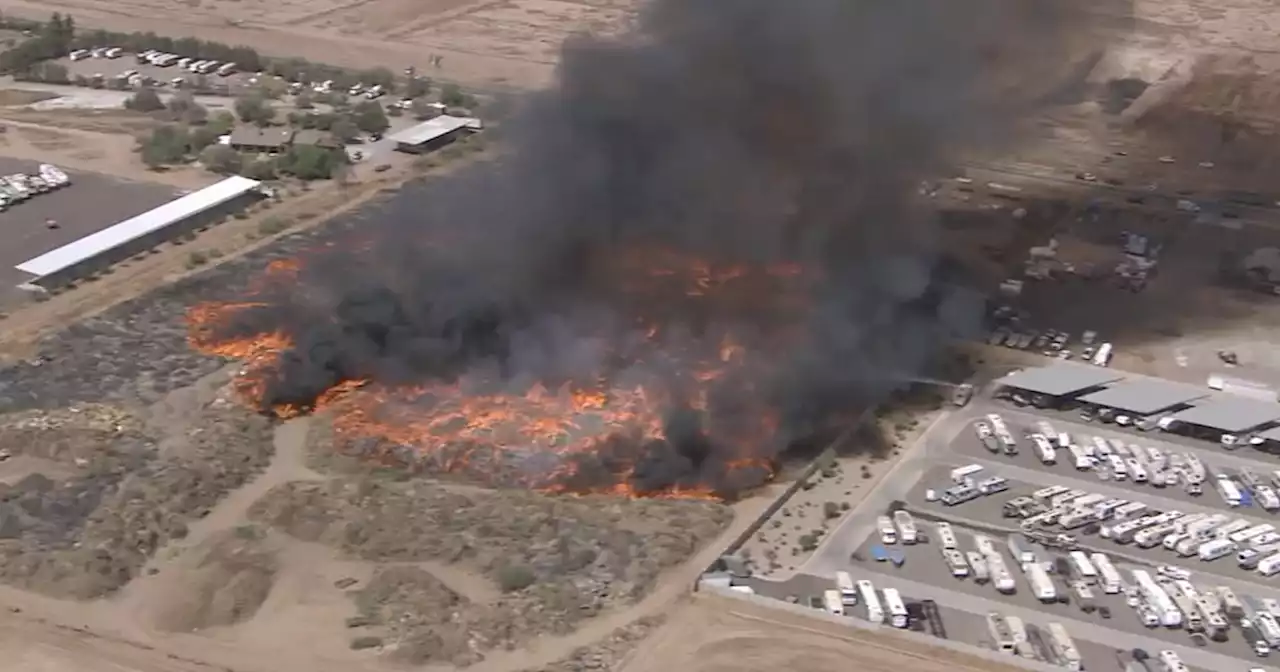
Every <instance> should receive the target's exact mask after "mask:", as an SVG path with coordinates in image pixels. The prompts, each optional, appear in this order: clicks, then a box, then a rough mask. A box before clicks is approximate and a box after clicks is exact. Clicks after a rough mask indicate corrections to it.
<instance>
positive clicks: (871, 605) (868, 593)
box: [858, 580, 884, 623]
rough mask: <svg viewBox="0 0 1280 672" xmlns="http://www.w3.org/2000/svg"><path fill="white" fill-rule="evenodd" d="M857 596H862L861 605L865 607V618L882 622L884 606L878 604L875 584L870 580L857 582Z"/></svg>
mask: <svg viewBox="0 0 1280 672" xmlns="http://www.w3.org/2000/svg"><path fill="white" fill-rule="evenodd" d="M858 596H859V597H860V598H862V606H864V607H866V609H867V620H868V621H871V622H872V623H884V608H883V607H881V606H880V596H879V595H876V589H875V586H873V585H872V584H871V582H870V581H867V580H862V581H859V582H858Z"/></svg>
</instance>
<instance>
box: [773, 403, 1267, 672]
mask: <svg viewBox="0 0 1280 672" xmlns="http://www.w3.org/2000/svg"><path fill="white" fill-rule="evenodd" d="M1034 410H1035V409H1015V408H1013V407H1012V406H1010V405H1006V404H1004V403H1000V402H995V401H992V400H988V399H985V398H979V399H978V400H976V401H975V402H974V403H973V404H971V406H970V407H969V408H966V409H965V410H964V411H960V412H956V413H953V414H952V416H950V417H949V418H947V420H946V421H945V422H943V423H940V426H939V427H936V428H935V429H934V430H933V431H931V432H930V433H929V434H928V435H926V437H925V438H924V439H923V440H922V441H921V442H920V444H919V445H917V446H915V447H913V448H912V450H911V452H910V453H909V454H908V456H907V457H906V458H904V462H903V463H902V464H901V466H900V467H899V468H898V469H897V470H896V473H895V474H894V475H892V476H890V477H889V478H887V479H886V483H885V484H884V485H883V486H882V487H881V488H880V489H879V490H878V491H877V492H878V493H879V494H878V495H876V496H873V497H869V498H868V499H867V501H866V504H865V505H864V506H863V507H860V508H858V509H856V510H854V511H853V512H852V513H851V514H850V515H848V516H846V517H845V518H844V519H843V520H841V521H840V523H839V525H838V526H837V527H836V528H835V529H833V530H832V531H831V532H830V533H829V534H827V535H825V538H824V541H823V543H822V545H821V546H820V547H819V548H818V549H817V550H816V551H815V552H814V554H813V555H812V556H810V557H809V558H808V559H807V560H804V561H803V562H801V563H800V565H799V571H798V572H797V573H796V574H795V575H794V576H791V577H789V578H787V579H786V580H780V581H775V582H770V581H765V580H762V579H753V581H754V583H753V584H752V586H753V587H754V588H755V589H756V590H757V591H758V592H761V593H763V594H768V595H772V596H776V597H779V598H786V597H788V596H793V597H799V596H804V595H813V594H817V595H820V594H821V591H822V590H824V589H829V588H830V587H831V586H832V581H833V577H834V574H835V572H836V571H848V572H849V573H850V574H851V575H853V576H854V577H855V578H856V579H868V580H871V581H872V582H873V583H874V584H875V585H876V587H877V588H884V587H897V588H899V590H900V591H901V592H902V593H903V595H904V596H910V595H918V596H920V597H923V598H928V599H932V600H935V601H936V602H937V603H938V605H939V607H940V608H941V609H943V610H944V611H946V610H949V611H948V613H954V614H955V617H954V618H953V619H951V621H953V622H958V623H961V624H962V625H960V626H958V627H952V626H951V624H950V623H948V637H949V638H950V639H953V640H956V639H959V640H963V641H966V642H969V643H973V644H979V645H982V644H984V643H989V640H990V636H989V635H988V634H987V633H986V628H985V622H984V621H983V619H981V618H975V616H984V615H985V614H986V613H988V612H990V611H998V612H1000V613H1003V614H1005V615H1017V616H1019V617H1020V618H1022V619H1023V620H1024V621H1025V622H1027V623H1028V624H1036V623H1039V624H1041V625H1047V623H1049V622H1054V621H1056V622H1060V623H1062V624H1063V625H1064V626H1066V627H1067V628H1068V630H1069V631H1070V632H1071V633H1072V635H1073V636H1074V637H1075V638H1076V639H1077V647H1078V648H1080V649H1081V650H1082V653H1083V652H1085V651H1089V652H1091V653H1087V654H1085V655H1086V657H1087V658H1090V659H1091V660H1089V661H1087V667H1086V669H1090V670H1095V669H1104V670H1106V669H1109V670H1120V669H1123V667H1124V664H1125V662H1127V661H1126V660H1125V657H1124V656H1123V655H1118V652H1119V651H1129V650H1131V649H1133V648H1135V647H1137V648H1142V649H1144V650H1146V651H1149V652H1152V653H1153V654H1154V653H1155V652H1158V651H1160V650H1162V649H1172V650H1174V651H1177V652H1178V654H1179V655H1180V656H1181V657H1182V659H1183V660H1184V662H1186V663H1187V664H1188V665H1190V666H1193V667H1200V668H1202V669H1206V670H1210V669H1212V670H1229V669H1231V670H1233V669H1240V670H1247V669H1250V668H1252V667H1257V666H1258V663H1259V662H1265V661H1261V660H1260V659H1259V658H1257V657H1256V656H1255V655H1254V652H1253V651H1252V648H1251V646H1250V644H1249V643H1248V642H1247V641H1246V638H1245V636H1244V635H1243V633H1242V631H1241V630H1240V629H1239V628H1238V627H1235V626H1232V627H1230V628H1229V629H1228V634H1227V639H1226V641H1210V640H1209V639H1208V638H1207V637H1205V638H1202V637H1195V638H1193V637H1192V634H1191V633H1189V632H1188V631H1187V630H1185V629H1170V628H1165V627H1156V628H1149V627H1147V626H1145V625H1144V624H1143V621H1142V618H1141V615H1140V614H1139V611H1138V610H1137V609H1136V608H1135V607H1134V606H1131V604H1130V603H1129V601H1128V600H1127V599H1126V596H1125V595H1124V594H1120V595H1105V594H1104V593H1103V591H1102V590H1101V589H1098V590H1095V591H1094V594H1093V595H1092V596H1091V602H1092V604H1093V605H1094V607H1106V609H1105V610H1103V609H1100V608H1094V609H1091V611H1090V612H1089V613H1086V612H1085V611H1083V610H1082V609H1081V605H1080V604H1078V603H1077V600H1076V599H1071V600H1070V601H1069V603H1067V604H1060V603H1053V604H1042V603H1041V602H1040V601H1039V600H1038V599H1037V598H1036V597H1035V596H1034V595H1033V591H1032V590H1031V586H1030V583H1029V582H1028V579H1027V578H1026V577H1025V576H1024V574H1023V572H1022V570H1021V569H1020V568H1019V566H1018V565H1017V563H1015V562H1013V560H1012V557H1011V556H1009V555H1008V554H1007V552H1006V553H1005V556H1004V559H1005V561H1006V564H1008V566H1009V569H1010V572H1011V574H1012V575H1013V576H1014V579H1015V581H1016V583H1017V589H1016V591H1015V592H1014V593H1012V594H1002V593H1000V592H998V591H997V590H995V588H994V587H993V586H992V585H991V584H986V585H978V584H977V583H975V582H974V581H973V580H972V579H963V580H962V579H957V578H955V577H953V575H952V571H951V569H950V568H949V567H948V565H947V563H946V562H945V561H944V559H943V555H942V553H941V549H940V548H939V547H938V546H937V545H936V544H934V543H928V542H927V543H922V544H919V545H916V546H910V547H903V546H900V545H898V546H894V547H888V548H896V549H897V552H900V553H902V564H901V566H895V563H893V562H886V561H877V559H876V556H877V555H880V556H881V557H883V553H877V552H876V551H878V550H879V549H876V550H875V551H873V547H875V546H882V547H884V544H882V543H881V540H880V538H879V535H878V534H877V533H876V518H877V516H880V515H882V514H884V513H886V511H888V510H889V509H890V508H891V507H892V506H894V502H897V503H899V504H898V505H901V506H905V507H906V508H907V510H909V511H911V512H912V513H913V514H914V516H915V517H916V520H917V521H918V524H919V525H920V527H921V529H922V531H923V532H924V534H925V536H926V538H928V537H929V536H930V535H929V531H930V530H931V529H932V527H931V526H932V521H933V520H947V521H948V522H950V523H951V524H952V525H953V526H954V528H955V530H956V532H957V536H958V537H959V539H960V546H961V549H960V550H972V549H973V542H972V534H974V533H975V532H976V533H979V534H984V535H988V536H990V537H991V538H993V539H994V540H996V541H997V542H998V545H999V546H1002V547H1003V546H1004V545H1005V544H1006V542H1007V539H1008V537H1009V534H1010V533H1012V532H1017V531H1018V529H1019V523H1020V520H1018V519H1017V518H1009V517H1006V516H1005V515H1004V511H1003V509H1004V504H1005V503H1006V502H1008V501H1010V500H1012V499H1014V498H1015V497H1019V496H1026V495H1030V494H1031V493H1032V492H1035V491H1036V490H1040V489H1042V488H1044V487H1046V486H1050V485H1059V486H1063V487H1066V488H1071V489H1078V490H1083V491H1086V492H1088V493H1097V494H1099V495H1105V496H1106V497H1107V498H1115V499H1123V500H1126V501H1130V502H1141V503H1142V504H1144V505H1146V506H1147V507H1148V508H1149V509H1151V510H1152V512H1153V513H1154V512H1164V511H1172V510H1176V511H1181V512H1183V513H1185V514H1192V513H1203V514H1206V515H1210V514H1222V515H1225V516H1228V521H1234V520H1236V519H1240V520H1243V521H1247V522H1249V523H1251V524H1255V525H1256V524H1263V523H1276V525H1277V527H1278V528H1280V522H1276V521H1275V520H1273V518H1274V517H1275V516H1274V515H1273V514H1271V513H1268V512H1266V511H1264V510H1263V509H1261V508H1259V507H1256V506H1254V507H1235V508H1233V507H1230V506H1228V505H1227V503H1226V502H1225V501H1224V500H1223V498H1222V497H1220V496H1219V495H1218V494H1217V492H1216V491H1215V490H1214V489H1213V485H1212V479H1213V474H1215V473H1219V472H1224V473H1227V474H1232V475H1237V474H1238V470H1239V469H1242V468H1249V469H1252V470H1253V471H1254V472H1256V473H1258V474H1259V475H1261V476H1262V477H1263V478H1264V480H1269V478H1270V471H1271V470H1272V469H1275V468H1280V464H1278V465H1277V466H1276V467H1272V466H1271V465H1272V464H1273V460H1274V458H1273V457H1272V456H1270V455H1266V454H1263V453H1259V452H1257V451H1253V450H1251V449H1243V450H1240V451H1236V452H1225V451H1223V450H1222V448H1221V447H1219V446H1217V445H1216V444H1213V443H1209V442H1201V441H1197V440H1196V439H1191V438H1186V437H1175V436H1171V435H1166V434H1163V433H1161V432H1151V433H1141V432H1136V431H1135V432H1127V431H1126V430H1124V429H1122V428H1118V427H1115V426H1114V425H1102V424H1099V423H1084V422H1081V421H1080V420H1079V419H1078V417H1076V416H1072V415H1070V414H1062V413H1057V414H1055V413H1046V414H1044V415H1040V414H1038V413H1035V412H1033V411H1034ZM991 412H996V413H999V414H1001V416H1002V418H1003V419H1004V420H1005V423H1006V424H1007V425H1008V427H1009V429H1010V432H1011V433H1012V434H1015V435H1017V436H1018V437H1019V438H1018V440H1019V450H1018V452H1017V454H1016V455H1012V456H1009V455H1004V454H1002V453H998V454H993V453H992V452H991V451H990V450H988V448H987V447H985V446H984V444H983V442H982V441H981V440H979V438H978V435H977V433H976V432H975V429H974V427H975V423H976V422H978V421H980V420H982V419H983V418H985V416H986V415H987V414H988V413H991ZM1045 419H1048V420H1049V421H1050V422H1052V423H1053V425H1054V427H1055V429H1057V430H1058V431H1060V432H1068V433H1070V434H1072V435H1073V436H1075V435H1077V434H1079V436H1080V437H1081V439H1080V440H1084V438H1085V437H1090V439H1091V437H1092V436H1095V435H1096V436H1103V437H1105V438H1123V440H1124V443H1125V444H1126V448H1127V446H1128V444H1131V443H1132V444H1137V445H1140V446H1141V448H1142V452H1143V453H1144V455H1146V457H1147V459H1148V460H1149V459H1150V453H1149V451H1147V448H1149V447H1157V448H1158V450H1159V451H1160V454H1159V455H1160V457H1162V458H1163V459H1166V460H1167V459H1168V457H1169V456H1172V455H1179V456H1180V457H1179V458H1178V459H1179V461H1180V462H1185V461H1186V459H1187V458H1186V457H1185V456H1186V455H1194V456H1195V457H1196V458H1198V459H1199V461H1200V463H1202V464H1203V466H1204V467H1205V469H1206V472H1207V474H1206V483H1205V484H1204V489H1203V493H1202V494H1200V495H1199V496H1193V495H1191V494H1188V492H1187V491H1186V489H1185V486H1184V485H1183V484H1182V483H1181V482H1179V484H1177V485H1171V486H1167V487H1163V488H1157V487H1155V486H1153V485H1151V484H1149V483H1148V484H1139V483H1134V482H1133V481H1132V480H1128V479H1126V480H1116V478H1115V477H1114V474H1107V475H1106V476H1105V479H1104V478H1100V477H1099V475H1098V474H1097V473H1095V472H1094V471H1078V470H1076V469H1075V465H1074V464H1072V463H1071V461H1070V459H1068V458H1067V457H1066V456H1065V455H1064V456H1063V457H1062V458H1059V459H1058V460H1057V463H1056V464H1053V465H1045V464H1043V463H1041V461H1040V460H1039V459H1038V457H1037V456H1036V452H1035V450H1034V449H1033V448H1032V445H1031V442H1030V441H1029V440H1027V439H1026V438H1025V437H1024V436H1023V434H1024V432H1026V431H1029V430H1030V431H1035V430H1038V429H1039V428H1038V427H1037V426H1036V425H1037V423H1038V422H1039V421H1040V420H1045ZM1063 452H1064V453H1065V452H1066V451H1063ZM1135 454H1136V453H1135ZM971 464H972V465H979V466H981V467H982V473H981V474H980V475H978V476H975V477H974V478H975V479H976V480H981V479H982V478H987V477H991V476H1001V477H1004V478H1006V479H1008V486H1009V488H1008V490H1006V491H1004V492H999V493H996V494H992V495H989V496H985V497H979V498H978V499H976V500H973V501H969V502H966V503H962V504H958V505H956V506H946V505H944V504H943V503H941V502H939V501H936V497H928V496H926V493H927V491H929V490H933V491H934V494H935V495H936V494H937V493H940V492H942V491H943V490H945V489H946V488H947V487H950V486H952V485H954V482H953V481H952V480H951V477H952V474H951V470H952V469H953V468H955V467H958V466H962V465H971ZM931 500H932V501H931ZM1099 527H1100V526H1099V525H1096V524H1095V525H1092V526H1084V527H1082V528H1080V529H1075V530H1072V531H1070V532H1069V534H1071V535H1072V536H1073V537H1075V539H1074V540H1073V543H1074V546H1068V547H1067V548H1065V549H1056V550H1055V549H1047V548H1043V547H1038V548H1037V551H1036V552H1037V560H1038V561H1045V562H1051V563H1052V562H1055V561H1056V560H1057V559H1058V558H1060V557H1063V556H1064V554H1065V553H1066V551H1067V550H1070V549H1072V548H1079V549H1080V550H1084V551H1085V552H1088V553H1092V552H1102V553H1105V554H1107V556H1108V557H1109V558H1111V559H1112V562H1113V563H1114V564H1115V565H1116V567H1117V569H1119V571H1120V573H1121V575H1122V576H1123V577H1124V581H1125V582H1126V583H1132V582H1133V578H1132V574H1131V571H1130V570H1131V569H1133V568H1145V569H1146V571H1148V572H1149V573H1151V574H1152V576H1156V575H1157V568H1158V567H1160V566H1163V565H1168V566H1170V567H1175V568H1185V569H1187V570H1190V572H1191V579H1190V580H1191V582H1192V584H1194V585H1195V587H1196V588H1197V589H1198V590H1201V592H1204V591H1205V590H1207V589H1216V588H1218V587H1220V586H1224V587H1228V588H1230V589H1231V590H1233V591H1235V592H1236V593H1237V594H1239V595H1244V596H1254V597H1258V598H1263V597H1266V598H1274V599H1280V574H1277V575H1276V576H1275V577H1272V578H1268V577H1263V576H1262V575H1260V574H1259V573H1258V572H1257V571H1254V570H1251V569H1243V568H1241V567H1239V565H1238V563H1237V560H1236V557H1235V553H1234V552H1233V553H1231V554H1229V555H1227V556H1226V557H1222V558H1219V559H1217V560H1215V561H1212V562H1202V561H1200V560H1199V558H1198V556H1197V555H1194V554H1193V555H1191V556H1190V557H1184V556H1179V555H1178V554H1177V553H1176V552H1175V551H1173V550H1166V549H1165V548H1164V547H1163V546H1162V545H1157V546H1155V547H1154V548H1145V549H1144V548H1140V547H1138V546H1137V545H1136V544H1133V543H1129V544H1123V545H1122V544H1119V543H1117V542H1115V541H1112V540H1110V539H1105V538H1103V537H1102V536H1100V534H1099V532H1100V529H1099ZM1046 531H1050V532H1054V533H1067V531H1065V530H1061V529H1056V530H1054V529H1052V528H1046ZM1053 581H1054V583H1055V584H1057V589H1058V590H1059V591H1061V592H1064V593H1065V592H1067V591H1068V590H1069V582H1068V581H1065V580H1064V579H1063V577H1060V576H1055V577H1054V578H1053ZM814 591H817V592H816V593H815V592H814ZM1073 597H1074V595H1073ZM1103 611H1106V612H1107V615H1108V617H1107V618H1104V617H1103V615H1102V614H1103ZM966 614H967V616H965V615H966ZM974 623H976V624H978V626H981V627H976V629H975V630H973V631H972V632H971V631H970V630H971V628H970V627H968V626H969V625H970V624H974ZM1082 640H1083V641H1082Z"/></svg>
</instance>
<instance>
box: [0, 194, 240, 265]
mask: <svg viewBox="0 0 1280 672" xmlns="http://www.w3.org/2000/svg"><path fill="white" fill-rule="evenodd" d="M259 184H261V183H260V182H258V181H257V180H250V179H248V178H244V177H238V176H237V177H228V178H227V179H225V180H222V181H221V182H218V183H216V184H211V185H209V186H207V187H205V188H204V189H201V190H199V191H194V192H192V193H190V194H187V195H185V196H182V197H180V198H177V199H174V200H172V201H169V202H168V203H165V204H164V205H161V206H160V207H158V208H155V209H152V210H148V211H147V212H144V213H142V214H141V215H137V216H134V217H130V218H129V219H126V220H124V221H123V222H120V223H119V224H115V225H113V226H109V227H107V228H105V229H102V230H101V231H97V232H95V233H91V234H89V235H87V236H85V237H83V238H80V239H77V240H73V241H71V242H70V243H67V244H66V245H63V246H62V247H59V248H56V249H54V250H51V251H49V252H45V253H44V254H42V255H40V256H38V257H36V258H34V259H28V260H27V261H24V262H22V263H21V264H18V265H17V266H15V267H14V268H16V269H18V270H19V271H22V272H24V273H30V274H32V275H36V276H46V275H49V274H51V273H57V272H58V271H61V270H64V269H66V268H70V267H71V266H75V265H76V264H78V263H80V262H82V261H85V260H86V259H92V258H93V257H96V256H98V255H99V254H102V253H103V252H106V251H107V250H111V249H114V248H117V247H119V246H121V245H123V244H125V243H127V242H130V241H132V240H136V239H138V238H141V237H142V236H145V235H147V234H149V233H153V232H155V231H159V230H161V229H163V228H165V227H167V226H170V225H172V224H174V223H176V222H180V221H182V220H183V219H186V218H187V217H190V216H192V215H195V214H198V213H201V212H204V211H205V210H208V209H209V208H212V207H216V206H219V205H222V204H223V203H226V202H227V201H229V200H231V199H233V198H236V197H237V196H241V195H243V194H245V193H247V192H249V191H250V190H252V189H253V188H255V187H257V186H258V185H259Z"/></svg>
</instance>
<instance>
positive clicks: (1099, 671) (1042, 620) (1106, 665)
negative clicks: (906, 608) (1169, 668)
mask: <svg viewBox="0 0 1280 672" xmlns="http://www.w3.org/2000/svg"><path fill="white" fill-rule="evenodd" d="M740 583H741V585H746V586H750V587H751V588H752V589H753V590H754V591H756V593H757V594H760V595H765V596H768V597H772V598H775V599H778V600H794V601H797V602H800V603H802V604H803V603H805V602H806V601H807V600H808V598H809V597H817V596H821V595H822V593H823V591H825V590H830V589H832V588H833V587H834V584H833V582H832V581H831V580H830V579H826V578H820V577H815V576H809V575H802V576H798V577H796V578H794V579H792V580H790V581H788V582H786V583H785V584H779V583H776V582H771V581H762V580H756V579H746V580H744V581H741V582H740ZM876 585H877V588H892V587H897V588H899V590H901V591H902V597H903V599H904V600H905V601H907V602H918V601H920V600H924V599H934V598H935V596H934V594H933V593H934V591H932V590H930V589H928V588H926V587H920V589H919V590H918V591H916V592H912V591H911V590H908V589H907V588H906V585H907V584H906V583H905V582H900V581H896V580H894V579H893V578H885V579H884V580H883V581H879V580H877V581H876ZM1001 613H1003V614H1005V615H1006V616H1009V615H1014V610H1012V609H1008V608H1002V611H1001ZM846 615H847V616H849V617H850V618H866V613H865V610H864V609H863V608H862V607H852V608H850V609H849V610H848V611H847V612H846ZM938 615H939V617H940V620H941V622H942V625H943V627H944V628H945V630H946V633H945V634H946V636H947V638H948V639H950V640H954V641H961V642H968V643H975V644H978V645H980V646H983V647H985V648H993V643H992V642H991V634H990V632H989V631H988V629H987V624H986V618H985V617H986V612H978V611H966V610H963V609H958V608H955V607H951V606H948V605H946V604H942V603H941V601H940V600H939V605H938ZM1024 620H1025V622H1026V626H1027V631H1028V634H1031V633H1034V632H1035V631H1037V630H1038V631H1040V632H1041V633H1044V632H1045V631H1046V630H1047V628H1048V625H1049V624H1050V623H1053V622H1059V623H1063V624H1064V625H1067V627H1068V628H1070V629H1071V634H1072V637H1073V642H1074V644H1075V646H1076V649H1077V650H1078V651H1079V653H1080V657H1081V659H1082V660H1083V663H1084V669H1085V670H1088V671H1089V672H1113V671H1119V670H1124V667H1125V665H1126V664H1128V663H1129V662H1131V661H1132V660H1133V655H1132V654H1133V647H1128V648H1116V647H1112V646H1108V645H1105V644H1099V643H1098V642H1096V641H1092V640H1088V639H1082V638H1081V637H1080V636H1079V635H1077V634H1076V629H1075V628H1074V626H1073V625H1071V624H1070V622H1069V621H1064V620H1063V619H1059V618H1055V617H1054V616H1053V615H1052V614H1042V615H1039V616H1038V617H1033V618H1027V619H1024ZM886 627H888V626H886ZM924 631H925V632H928V630H927V628H925V629H924ZM1037 648H1039V647H1037ZM1148 653H1149V654H1151V655H1153V656H1154V655H1155V653H1156V651H1149V652H1148ZM1041 660H1043V661H1046V662H1050V661H1052V660H1053V657H1052V654H1051V653H1049V652H1045V654H1044V657H1042V658H1041ZM1051 664H1052V663H1051ZM1188 667H1189V668H1190V669H1191V670H1195V671H1197V672H1209V670H1210V668H1206V667H1197V666H1195V665H1189V666H1188ZM1229 669H1234V668H1229ZM1240 669H1241V670H1243V669H1246V668H1240Z"/></svg>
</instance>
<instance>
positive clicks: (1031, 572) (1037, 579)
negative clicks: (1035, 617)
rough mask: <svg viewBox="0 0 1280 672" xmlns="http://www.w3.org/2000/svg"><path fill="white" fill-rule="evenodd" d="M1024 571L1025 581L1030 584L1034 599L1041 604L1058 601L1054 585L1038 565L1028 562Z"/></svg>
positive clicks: (1047, 574)
mask: <svg viewBox="0 0 1280 672" xmlns="http://www.w3.org/2000/svg"><path fill="white" fill-rule="evenodd" d="M1025 571H1026V574H1027V580H1028V581H1029V582H1030V583H1031V590H1032V591H1034V593H1035V596H1036V599H1037V600H1040V601H1041V602H1054V601H1056V600H1057V599H1058V589H1057V586H1055V585H1054V583H1053V579H1052V578H1050V577H1049V573H1048V572H1046V571H1045V570H1044V567H1042V566H1041V565H1040V564H1039V563H1035V562H1029V563H1027V564H1026V567H1025Z"/></svg>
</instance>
